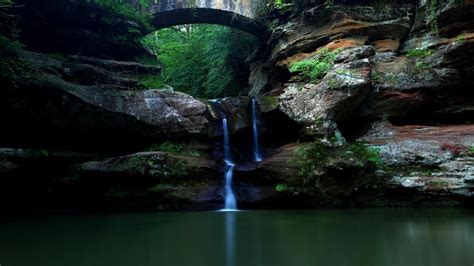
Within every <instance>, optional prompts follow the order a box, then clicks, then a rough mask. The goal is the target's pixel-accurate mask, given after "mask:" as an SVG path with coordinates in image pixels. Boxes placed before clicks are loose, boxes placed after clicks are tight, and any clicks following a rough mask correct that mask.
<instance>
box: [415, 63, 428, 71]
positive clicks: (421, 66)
mask: <svg viewBox="0 0 474 266" xmlns="http://www.w3.org/2000/svg"><path fill="white" fill-rule="evenodd" d="M429 67H430V65H429V64H428V63H425V62H416V63H415V69H416V70H423V69H427V68H429Z"/></svg>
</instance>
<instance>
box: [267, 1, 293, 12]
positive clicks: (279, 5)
mask: <svg viewBox="0 0 474 266" xmlns="http://www.w3.org/2000/svg"><path fill="white" fill-rule="evenodd" d="M271 6H272V8H274V9H276V10H278V11H279V12H280V13H285V12H288V11H291V10H292V9H293V3H287V2H286V1H285V0H274V1H273V3H271Z"/></svg>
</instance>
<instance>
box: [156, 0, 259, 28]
mask: <svg viewBox="0 0 474 266" xmlns="http://www.w3.org/2000/svg"><path fill="white" fill-rule="evenodd" d="M258 1H261V0H155V3H154V4H153V5H152V6H151V13H152V14H153V20H152V24H153V26H154V27H155V29H163V28H167V27H171V26H176V25H183V24H194V23H207V24H219V25H224V26H229V27H233V28H237V29H240V30H243V31H246V32H248V33H250V34H253V35H255V36H258V37H264V36H266V34H267V29H266V27H265V25H263V23H260V22H259V21H258V20H257V19H255V17H254V14H253V12H252V10H253V9H254V7H255V6H256V5H257V3H258Z"/></svg>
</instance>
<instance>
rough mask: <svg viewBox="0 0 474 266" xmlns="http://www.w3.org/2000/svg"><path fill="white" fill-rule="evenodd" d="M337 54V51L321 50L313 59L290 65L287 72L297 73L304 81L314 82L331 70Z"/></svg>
mask: <svg viewBox="0 0 474 266" xmlns="http://www.w3.org/2000/svg"><path fill="white" fill-rule="evenodd" d="M338 52H339V50H333V51H330V50H329V49H322V50H321V51H320V52H319V53H318V55H317V56H316V57H315V58H311V59H306V60H302V61H298V62H295V63H293V64H291V65H290V67H289V71H290V73H298V74H299V75H300V76H301V77H302V78H303V79H304V80H310V81H311V82H316V81H318V80H319V79H321V78H323V77H324V75H326V74H327V73H328V72H329V71H330V70H331V69H332V67H333V66H334V61H335V60H336V56H337V54H338Z"/></svg>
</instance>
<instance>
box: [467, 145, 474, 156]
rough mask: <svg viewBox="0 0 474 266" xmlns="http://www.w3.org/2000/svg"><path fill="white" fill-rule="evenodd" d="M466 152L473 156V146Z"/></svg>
mask: <svg viewBox="0 0 474 266" xmlns="http://www.w3.org/2000/svg"><path fill="white" fill-rule="evenodd" d="M468 152H469V154H470V155H471V156H474V146H471V147H469V149H468Z"/></svg>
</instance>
